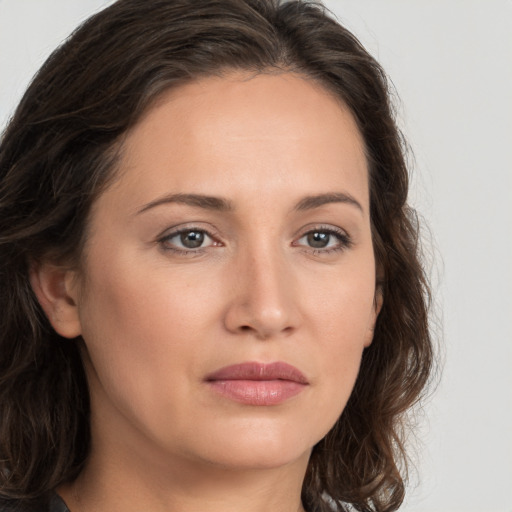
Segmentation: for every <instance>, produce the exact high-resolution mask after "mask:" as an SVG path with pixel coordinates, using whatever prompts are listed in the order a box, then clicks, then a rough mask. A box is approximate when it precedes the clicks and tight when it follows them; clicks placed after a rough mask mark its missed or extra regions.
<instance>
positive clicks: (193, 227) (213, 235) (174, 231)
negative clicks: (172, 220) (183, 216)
mask: <svg viewBox="0 0 512 512" xmlns="http://www.w3.org/2000/svg"><path fill="white" fill-rule="evenodd" d="M190 231H198V232H201V233H204V234H205V235H206V236H207V237H208V238H210V239H211V240H212V243H211V244H209V245H207V246H205V247H197V248H194V249H189V248H186V247H179V246H175V247H172V246H171V245H166V242H168V241H169V240H170V239H172V238H174V237H176V236H179V235H180V234H181V233H187V232H190ZM156 243H157V244H159V245H160V246H161V247H162V250H164V251H168V252H174V253H177V254H184V255H194V254H195V255H197V254H202V253H203V252H204V251H205V250H206V249H208V248H209V247H211V246H220V245H222V242H221V241H220V240H219V236H218V234H217V232H216V230H214V229H213V228H211V227H208V228H206V227H202V226H200V223H189V224H186V225H179V226H175V227H172V228H168V229H166V230H165V231H164V232H163V233H162V234H160V235H159V236H158V237H157V239H156Z"/></svg>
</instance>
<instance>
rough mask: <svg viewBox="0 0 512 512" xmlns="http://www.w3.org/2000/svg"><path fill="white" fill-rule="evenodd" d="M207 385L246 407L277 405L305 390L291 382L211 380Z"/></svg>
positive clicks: (302, 386) (302, 385) (304, 386)
mask: <svg viewBox="0 0 512 512" xmlns="http://www.w3.org/2000/svg"><path fill="white" fill-rule="evenodd" d="M208 384H209V385H210V386H211V387H212V388H213V390H214V391H216V392H217V393H219V394H220V395H222V396H225V397H226V398H230V399H231V400H234V401H236V402H241V403H243V404H247V405H278V404H281V403H283V402H285V401H286V400H288V399H289V398H292V397H294V396H296V395H298V394H299V393H300V392H301V391H303V390H304V389H305V388H306V384H300V383H298V382H295V381H291V380H213V381H209V382H208Z"/></svg>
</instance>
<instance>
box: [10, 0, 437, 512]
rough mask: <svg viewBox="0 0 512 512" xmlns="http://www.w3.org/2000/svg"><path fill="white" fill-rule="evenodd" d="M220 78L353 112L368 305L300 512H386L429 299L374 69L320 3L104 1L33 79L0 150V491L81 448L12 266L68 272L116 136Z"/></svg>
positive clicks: (399, 149) (22, 489)
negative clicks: (361, 175) (348, 381)
mask: <svg viewBox="0 0 512 512" xmlns="http://www.w3.org/2000/svg"><path fill="white" fill-rule="evenodd" d="M229 70H247V71H251V72H256V73H265V72H294V73H297V74H299V75H302V76H305V77H308V78H310V79H313V80H315V81H316V82H317V83H319V84H321V85H322V86H323V87H324V88H325V89H326V90H328V91H329V92H331V93H334V94H335V95H336V96H337V97H338V98H339V99H340V100H341V101H342V102H343V103H344V104H345V105H347V106H348V107H349V109H350V110H351V112H352V114H353V115H354V117H355V119H356V121H357V124H358V126H359V130H360V132H361V134H362V136H363V139H364V143H365V150H366V155H367V160H368V168H369V183H370V185H369V186H370V208H371V225H372V234H373V243H374V248H375V256H376V262H377V269H378V272H377V273H378V282H377V285H378V286H379V287H380V289H381V290H382V293H383V296H384V303H383V307H382V310H381V313H380V316H379V318H378V321H377V324H376V327H375V336H374V340H373V343H372V344H371V346H370V347H369V348H367V349H366V350H365V352H364V354H363V359H362V363H361V368H360V373H359V376H358V378H357V381H356V384H355V388H354V390H353V393H352V395H351V398H350V399H349V402H348V404H347V406H346V408H345V410H344V412H343V413H342V415H341V417H340V418H339V419H338V421H337V423H336V424H335V425H334V427H333V428H332V430H331V431H330V432H329V433H328V434H327V436H326V437H325V438H324V439H322V440H321V441H320V442H319V443H318V444H317V445H316V446H315V447H314V449H313V452H312V455H311V459H310V462H309V466H308V469H307V473H306V477H305V480H304V484H303V489H302V499H303V503H304V506H305V508H306V509H307V510H309V511H310V512H325V511H327V510H332V505H333V503H334V504H336V506H337V507H338V510H349V509H350V510H358V511H378V512H385V511H386V512H389V511H393V510H396V509H397V508H398V507H399V506H400V504H401V502H402V500H403V497H404V488H405V484H404V480H405V473H404V470H405V467H406V466H405V465H404V461H405V460H406V458H405V450H404V437H403V429H404V425H405V421H404V420H405V418H406V415H405V413H406V411H407V410H408V409H409V408H410V407H411V406H412V405H413V404H414V403H415V402H417V400H418V399H419V397H420V396H422V392H423V390H424V389H425V385H426V384H427V383H428V381H429V375H430V374H431V368H432V363H433V350H432V343H431V338H430V335H429V326H428V308H429V300H430V292H429V286H428V281H427V279H426V276H425V272H424V270H423V266H422V263H421V258H420V256H421V254H420V249H419V243H418V223H417V221H416V217H415V213H414V211H413V210H412V209H411V208H410V207H409V206H408V205H407V191H408V170H407V166H406V162H405V158H404V154H405V144H404V141H403V138H402V136H401V134H400V131H399V130H398V128H397V126H396V122H395V119H394V112H393V108H392V105H391V103H390V87H389V82H388V80H387V78H386V75H385V73H384V72H383V70H382V68H381V67H380V65H379V64H378V63H377V62H376V61H375V60H374V59H373V58H372V57H371V56H370V55H369V53H368V52H367V51H366V50H365V49H364V48H363V46H362V45H361V44H360V43H359V41H358V40H357V39H356V38H355V37H354V36H353V35H352V34H351V33H350V32H349V31H348V30H347V29H345V28H344V27H343V26H341V25H340V24H339V23H338V22H337V21H336V20H335V19H334V18H333V17H332V16H331V15H330V14H329V12H328V11H326V9H325V8H324V7H323V6H322V5H320V4H318V3H315V2H308V1H285V2H281V1H279V0H194V1H191V0H151V1H147V0H119V1H118V2H116V3H114V4H113V5H111V6H110V7H108V8H106V9H105V10H103V11H101V12H99V13H98V14H96V15H94V16H92V17H91V18H89V19H88V20H87V21H86V22H85V23H84V24H83V25H82V26H81V27H79V29H78V30H77V31H76V32H75V33H74V34H72V36H71V37H70V38H69V39H68V40H67V41H66V42H65V43H64V44H62V45H61V46H60V47H59V48H58V49H57V50H56V51H55V52H54V53H53V54H52V55H51V56H50V57H49V59H48V60H47V61H46V63H45V64H44V65H43V67H42V68H41V70H40V71H39V72H38V73H37V75H36V76H35V78H34V79H33V81H32V83H31V84H30V86H29V88H28V90H27V92H26V93H25V95H24V97H23V99H22V100H21V102H20V104H19V106H18V108H17V110H16V111H15V113H14V115H13V117H12V118H11V120H10V123H9V124H8V126H7V128H6V130H5V132H4V134H3V137H2V140H1V145H0V494H1V495H2V496H4V497H5V498H9V499H17V500H24V501H29V500H34V499H41V498H42V497H44V496H47V495H48V494H49V493H50V492H51V491H52V490H53V489H55V488H56V487H58V486H59V485H60V484H62V483H64V482H67V481H71V480H73V479H74V478H76V476H77V475H78V474H79V473H80V471H81V469H82V467H83V465H84V462H85V460H86V458H87V456H88V451H89V445H90V429H89V395H88V388H87V381H86V377H85V372H84V369H83V365H82V360H81V357H80V339H77V340H75V341H69V340H65V339H63V338H61V337H60V336H59V335H58V334H57V333H56V332H55V331H54V330H53V329H52V327H51V326H50V324H49V322H48V320H47V319H46V317H45V315H44V314H43V312H42V310H41V308H40V306H39V304H38V302H37V300H36V298H35V295H34V293H33V291H32V289H31V286H30V283H29V278H28V268H29V262H31V261H37V260H42V259H53V260H56V261H66V262H73V261H74V262H77V261H79V258H80V254H81V251H82V249H83V246H84V241H85V238H86V227H87V220H88V214H89V211H90V209H91V205H92V204H93V202H94V200H95V198H97V197H98V195H99V194H100V193H101V191H102V190H104V189H105V187H106V186H108V184H109V182H110V180H111V179H112V178H113V177H115V174H116V151H117V148H118V147H119V143H120V141H121V140H122V137H123V135H124V134H126V132H127V130H129V129H130V128H131V127H133V126H134V125H135V124H136V123H137V121H138V120H139V119H140V117H141V115H143V114H144V112H146V111H147V109H148V108H149V106H150V105H151V104H152V103H154V102H155V101H156V99H157V98H158V97H159V95H160V94H161V93H163V92H164V91H167V90H169V89H170V88H173V87H178V86H179V85H182V84H185V83H187V82H190V81H193V80H196V79H198V78H201V77H205V76H211V75H218V76H222V74H223V73H224V72H225V71H229Z"/></svg>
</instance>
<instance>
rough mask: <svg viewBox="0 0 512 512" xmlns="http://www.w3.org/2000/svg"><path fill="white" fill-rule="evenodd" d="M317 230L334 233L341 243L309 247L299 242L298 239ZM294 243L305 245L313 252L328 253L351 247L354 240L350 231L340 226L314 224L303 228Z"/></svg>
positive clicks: (298, 245)
mask: <svg viewBox="0 0 512 512" xmlns="http://www.w3.org/2000/svg"><path fill="white" fill-rule="evenodd" d="M315 232H323V233H328V234H330V235H333V236H335V237H336V238H337V239H338V241H339V243H338V244H337V245H336V246H334V247H325V248H315V247H308V246H305V245H304V246H303V245H302V244H298V241H299V240H301V239H302V238H304V237H305V236H306V235H308V234H310V233H315ZM292 245H294V246H296V247H303V248H304V249H305V250H307V251H308V252H311V253H313V254H328V253H332V252H341V251H344V250H347V249H350V248H351V247H352V246H353V240H352V237H351V236H350V235H349V233H348V232H347V231H346V230H344V229H342V228H340V227H337V226H333V225H332V224H313V225H309V226H305V227H304V228H302V229H301V231H300V232H299V234H298V235H297V236H296V237H295V238H294V242H293V243H292Z"/></svg>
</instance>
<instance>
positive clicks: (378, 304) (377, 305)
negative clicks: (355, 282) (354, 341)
mask: <svg viewBox="0 0 512 512" xmlns="http://www.w3.org/2000/svg"><path fill="white" fill-rule="evenodd" d="M383 302H384V296H383V294H382V288H381V287H380V286H379V287H377V289H376V290H375V298H374V299H373V308H372V311H371V313H370V318H369V321H368V329H367V331H366V336H365V341H364V346H365V348H366V347H369V346H370V345H371V344H372V341H373V335H374V333H375V324H376V323H377V318H378V317H379V313H380V310H381V309H382V304H383Z"/></svg>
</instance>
